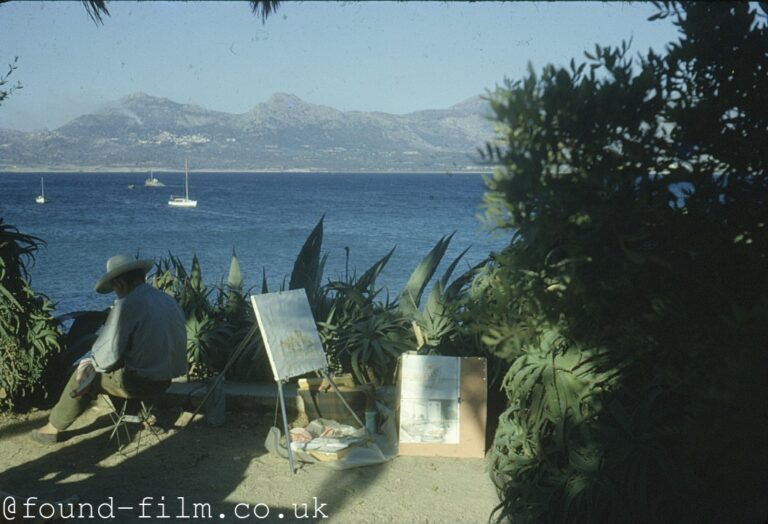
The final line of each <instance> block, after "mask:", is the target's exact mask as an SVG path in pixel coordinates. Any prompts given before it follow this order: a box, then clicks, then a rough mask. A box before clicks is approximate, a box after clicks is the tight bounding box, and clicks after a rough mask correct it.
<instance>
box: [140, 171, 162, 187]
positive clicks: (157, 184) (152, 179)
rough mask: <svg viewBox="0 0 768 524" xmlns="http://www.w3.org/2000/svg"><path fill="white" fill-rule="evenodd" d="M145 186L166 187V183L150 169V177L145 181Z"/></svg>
mask: <svg viewBox="0 0 768 524" xmlns="http://www.w3.org/2000/svg"><path fill="white" fill-rule="evenodd" d="M144 187H165V184H163V183H162V182H160V180H158V179H157V177H155V175H154V174H153V173H152V170H151V169H150V170H149V178H148V179H146V180H145V181H144Z"/></svg>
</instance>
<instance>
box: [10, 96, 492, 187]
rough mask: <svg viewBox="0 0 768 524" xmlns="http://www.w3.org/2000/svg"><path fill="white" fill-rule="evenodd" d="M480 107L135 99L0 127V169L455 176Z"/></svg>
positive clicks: (481, 121)
mask: <svg viewBox="0 0 768 524" xmlns="http://www.w3.org/2000/svg"><path fill="white" fill-rule="evenodd" d="M489 113H490V107H489V105H488V102H487V101H485V100H483V99H482V98H481V97H479V96H477V97H473V98H470V99H468V100H465V101H464V102H461V103H458V104H456V105H454V106H451V107H449V108H447V109H432V110H424V111H417V112H414V113H408V114H405V115H394V114H388V113H381V112H361V111H339V110H337V109H334V108H331V107H327V106H322V105H315V104H310V103H308V102H305V101H303V100H301V99H300V98H298V97H296V96H293V95H289V94H283V93H278V94H275V95H273V96H272V97H271V98H270V99H269V100H267V101H266V102H263V103H259V104H258V105H256V106H255V107H254V108H253V109H251V110H250V111H248V112H247V113H242V114H233V113H225V112H220V111H212V110H208V109H205V108H202V107H200V106H196V105H187V104H180V103H177V102H174V101H172V100H169V99H167V98H158V97H154V96H149V95H146V94H143V93H137V94H133V95H129V96H126V97H124V98H121V99H120V100H117V101H116V102H113V103H110V104H107V105H106V106H104V107H103V108H101V109H99V110H98V111H95V112H93V113H89V114H85V115H82V116H79V117H77V118H75V119H74V120H72V121H70V122H68V123H67V124H65V125H63V126H61V127H59V128H56V129H54V130H51V131H48V130H45V131H34V132H21V131H15V130H10V129H0V171H17V170H71V169H72V170H89V171H97V170H106V171H109V170H149V169H155V170H164V169H168V170H179V169H180V168H181V167H182V166H183V165H184V161H185V160H188V161H189V165H190V167H191V168H194V169H196V170H211V171H216V170H232V171H236V170H241V171H288V170H302V171H303V170H307V171H315V170H316V171H398V172H408V171H446V170H448V171H464V170H476V169H479V166H478V164H479V155H478V153H477V149H478V148H482V147H484V145H485V143H486V142H488V141H490V140H491V139H492V138H493V126H492V123H491V121H490V119H489V118H488V117H487V115H488V114H489Z"/></svg>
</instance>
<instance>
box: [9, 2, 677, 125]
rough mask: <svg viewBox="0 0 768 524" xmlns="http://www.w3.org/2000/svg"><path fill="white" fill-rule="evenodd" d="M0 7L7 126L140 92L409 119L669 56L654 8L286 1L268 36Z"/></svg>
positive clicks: (159, 18)
mask: <svg viewBox="0 0 768 524" xmlns="http://www.w3.org/2000/svg"><path fill="white" fill-rule="evenodd" d="M108 8H109V10H110V13H111V16H110V17H107V18H105V20H104V25H103V26H96V25H95V24H94V23H93V22H92V21H91V20H90V19H89V18H88V16H87V14H86V11H85V9H84V8H83V6H82V4H80V2H27V1H12V2H9V3H5V4H0V65H1V66H2V68H3V73H5V64H7V63H8V62H10V61H11V60H12V59H13V57H14V56H18V57H19V62H18V66H19V68H18V70H17V71H16V72H15V73H14V74H13V76H12V77H11V78H12V79H13V80H14V81H17V80H18V81H20V82H21V83H22V84H23V89H21V90H19V91H16V92H14V93H13V94H12V96H11V97H9V98H8V99H6V101H5V102H4V103H3V105H2V106H0V127H6V128H11V129H19V130H24V131H28V130H33V129H40V128H51V129H52V128H55V127H58V126H60V125H62V124H64V123H66V122H67V121H68V120H70V119H72V118H74V117H76V116H78V115H80V114H83V113H85V112H88V111H92V110H94V109H97V108H98V107H99V106H101V105H103V104H104V103H106V102H108V101H112V100H115V99H118V98H120V97H123V96H125V95H128V94H131V93H136V92H144V93H147V94H150V95H153V96H161V97H166V98H170V99H172V100H174V101H177V102H182V103H191V104H198V105H200V106H203V107H206V108H209V109H215V110H220V111H226V112H230V113H243V112H246V111H248V110H249V109H250V108H252V107H253V106H254V105H256V104H257V103H259V102H264V101H266V100H267V99H268V98H269V97H270V96H271V95H272V94H273V93H276V92H284V93H291V94H295V95H297V96H299V97H300V98H302V99H304V100H306V101H308V102H312V103H317V104H324V105H329V106H333V107H335V108H338V109H341V110H361V111H384V112H388V113H408V112H411V111H416V110H420V109H434V108H445V107H449V106H451V105H453V104H455V103H458V102H461V101H462V100H464V99H467V98H469V97H471V96H474V95H478V94H484V93H485V92H486V91H487V90H492V89H494V88H495V86H496V85H498V84H500V83H502V82H503V80H504V78H505V77H509V78H519V77H521V76H522V75H523V74H524V73H525V68H526V64H527V63H528V62H529V61H530V62H532V63H533V64H534V67H536V68H537V69H540V68H541V67H542V66H543V65H545V64H546V63H555V64H565V63H567V62H568V61H569V60H570V59H571V58H572V57H576V58H577V60H578V59H580V58H582V57H583V51H584V50H585V49H593V48H594V44H595V43H601V44H617V43H619V42H620V41H621V40H622V39H626V38H629V37H632V38H633V49H634V50H635V51H645V50H647V49H648V48H649V47H653V48H654V49H656V50H657V51H661V50H662V49H663V47H664V45H665V44H666V43H667V42H669V41H671V40H674V39H675V38H676V34H677V33H676V29H675V28H674V26H673V25H672V24H671V23H670V22H669V21H657V22H648V21H647V20H646V19H647V17H648V16H649V15H650V14H652V13H653V12H655V9H654V7H653V6H652V5H650V4H647V3H637V2H635V3H627V2H594V3H592V2H590V3H587V2H585V3H580V2H579V3H577V2H567V3H558V2H554V3H527V2H526V3H523V2H505V3H498V2H480V3H472V4H469V3H458V2H457V3H453V2H450V3H449V2H397V3H395V2H284V3H283V4H282V5H281V6H280V8H279V10H278V12H277V14H276V15H273V16H271V17H270V18H269V19H268V20H267V21H266V23H265V24H262V22H261V18H260V17H257V16H254V15H252V14H251V10H250V6H249V4H247V3H245V2H210V3H209V2H199V3H196V2H178V3H177V2H142V3H134V2H110V3H108Z"/></svg>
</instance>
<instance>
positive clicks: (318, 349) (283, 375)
mask: <svg viewBox="0 0 768 524" xmlns="http://www.w3.org/2000/svg"><path fill="white" fill-rule="evenodd" d="M251 304H252V306H253V310H254V312H255V313H256V320H257V322H258V324H259V330H260V331H261V336H262V339H263V340H264V348H265V349H266V351H267V356H268V357H269V363H270V366H271V367H272V374H273V376H274V378H275V382H277V387H278V394H279V396H280V407H281V410H282V415H283V426H284V429H285V436H286V440H287V442H286V443H287V448H288V461H289V467H290V470H291V474H293V473H294V467H293V452H292V450H291V445H290V439H289V435H290V434H289V431H288V417H287V414H286V409H285V395H284V394H283V384H284V383H286V382H288V381H289V380H290V379H292V378H294V377H298V376H301V375H305V374H307V373H311V372H317V373H319V374H321V375H323V376H324V377H325V378H327V379H328V381H329V383H330V384H331V386H332V387H333V389H334V391H335V392H336V394H337V395H338V396H339V398H340V399H341V401H342V402H343V403H344V405H345V406H346V407H347V409H349V410H350V412H352V415H353V416H354V418H355V420H356V421H357V422H358V423H359V424H360V426H361V427H363V426H364V424H363V423H362V422H361V421H360V419H359V418H358V416H357V415H356V414H355V412H354V411H353V410H352V408H351V407H350V406H349V404H347V402H346V400H344V397H343V396H342V395H341V393H340V392H339V390H338V388H337V387H336V384H335V383H334V381H333V379H332V378H331V377H330V375H329V374H328V360H327V359H326V357H325V351H323V344H322V342H320V335H319V334H318V332H317V325H316V324H315V319H314V317H313V316H312V309H311V308H310V307H309V300H308V299H307V294H306V292H305V291H304V290H303V289H293V290H290V291H281V292H278V293H265V294H261V295H251Z"/></svg>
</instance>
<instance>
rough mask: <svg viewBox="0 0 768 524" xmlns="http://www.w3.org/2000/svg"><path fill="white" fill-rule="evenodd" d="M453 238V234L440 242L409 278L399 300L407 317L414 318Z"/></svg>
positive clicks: (401, 308)
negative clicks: (425, 290) (422, 297)
mask: <svg viewBox="0 0 768 524" xmlns="http://www.w3.org/2000/svg"><path fill="white" fill-rule="evenodd" d="M451 238H453V233H452V234H450V235H448V236H445V237H442V238H441V239H440V240H438V241H437V244H435V247H433V248H432V250H431V251H430V252H429V253H427V256H425V257H424V258H423V259H422V261H421V262H419V265H418V266H416V269H414V270H413V273H411V276H410V278H408V282H406V284H405V288H403V291H402V293H400V297H399V299H398V305H399V307H400V310H401V311H402V312H403V313H405V314H406V315H411V316H413V315H415V313H416V311H418V308H419V303H420V302H421V295H422V294H423V293H424V289H425V288H426V287H427V284H428V283H429V281H430V279H431V278H432V276H433V275H434V274H435V271H436V270H437V267H438V266H439V265H440V262H441V261H442V259H443V256H444V255H445V251H446V250H447V249H448V244H450V242H451Z"/></svg>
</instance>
